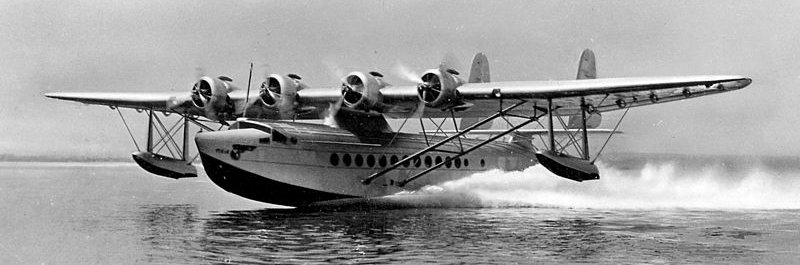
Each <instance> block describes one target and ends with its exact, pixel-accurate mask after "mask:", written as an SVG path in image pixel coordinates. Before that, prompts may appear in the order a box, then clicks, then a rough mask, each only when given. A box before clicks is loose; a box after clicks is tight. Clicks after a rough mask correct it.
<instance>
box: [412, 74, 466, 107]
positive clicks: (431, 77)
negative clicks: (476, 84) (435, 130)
mask: <svg viewBox="0 0 800 265" xmlns="http://www.w3.org/2000/svg"><path fill="white" fill-rule="evenodd" d="M457 74H458V72H456V71H454V70H451V69H447V70H445V69H443V68H439V69H431V70H428V71H425V73H423V74H422V77H421V78H420V80H421V81H422V82H420V83H419V84H418V85H417V96H419V99H420V100H422V102H425V106H426V107H430V108H437V109H447V108H451V107H454V106H457V105H461V104H462V103H463V101H462V100H461V96H460V95H459V94H458V90H457V88H458V87H459V86H461V85H462V84H464V81H463V80H461V79H460V78H458V76H456V75H457Z"/></svg>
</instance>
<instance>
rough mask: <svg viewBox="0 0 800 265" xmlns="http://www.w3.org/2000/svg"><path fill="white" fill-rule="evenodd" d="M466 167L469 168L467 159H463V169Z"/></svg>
mask: <svg viewBox="0 0 800 265" xmlns="http://www.w3.org/2000/svg"><path fill="white" fill-rule="evenodd" d="M468 166H469V159H467V158H464V167H468Z"/></svg>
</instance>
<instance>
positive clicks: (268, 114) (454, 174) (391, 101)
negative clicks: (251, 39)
mask: <svg viewBox="0 0 800 265" xmlns="http://www.w3.org/2000/svg"><path fill="white" fill-rule="evenodd" d="M250 76H251V79H252V64H251V75H250ZM751 82H752V80H751V79H750V78H747V77H743V76H737V75H701V76H667V77H625V78H597V71H596V62H595V56H594V53H593V52H592V51H591V50H588V49H587V50H584V51H583V53H582V54H581V57H580V59H579V63H578V73H577V78H575V79H570V80H547V81H514V82H495V81H491V80H490V72H489V61H488V60H487V57H486V56H485V55H484V54H482V53H478V54H477V55H475V57H474V59H473V62H472V65H471V68H470V73H469V76H468V77H467V78H466V79H464V78H462V77H461V74H460V73H459V72H458V70H456V69H453V68H451V67H449V66H448V65H445V64H441V65H439V67H438V68H433V69H430V70H427V71H425V72H424V73H422V75H421V76H419V77H418V78H417V80H416V83H417V84H416V85H407V86H393V85H390V84H389V83H387V82H385V81H384V77H383V75H382V74H381V73H379V72H375V71H372V72H352V73H349V74H347V75H346V76H344V77H343V78H342V79H341V84H340V85H334V86H331V87H321V88H314V87H310V86H308V85H307V84H306V83H304V81H303V80H302V78H301V77H300V76H299V75H296V74H286V75H280V74H270V75H268V76H267V77H266V80H264V81H263V83H262V84H261V87H260V90H259V91H258V92H256V93H253V94H250V83H251V81H250V80H248V87H247V89H240V88H238V87H236V86H235V85H234V84H233V80H231V78H228V77H225V76H219V77H210V76H203V77H200V78H199V80H197V81H196V82H195V83H194V84H193V86H192V87H191V89H190V91H189V92H188V93H166V94H165V93H144V92H137V93H97V92H90V93H81V92H53V93H47V94H45V96H46V97H49V98H54V99H60V100H69V101H77V102H81V103H85V104H91V105H104V106H108V107H110V108H111V109H112V110H116V111H117V112H119V114H120V117H121V118H122V120H123V122H124V123H125V127H126V128H127V129H128V133H129V134H130V135H131V137H132V138H133V133H131V130H130V126H129V125H128V123H127V121H126V120H125V118H124V115H122V112H120V111H119V109H120V108H127V109H135V110H137V111H138V112H139V113H144V114H145V115H147V120H148V125H147V136H146V137H147V138H146V139H147V141H146V144H145V146H144V150H141V149H140V148H139V145H138V143H136V141H135V138H134V144H135V145H136V147H137V150H138V151H136V152H134V153H133V154H132V157H133V160H134V161H135V162H136V163H137V164H138V165H140V166H141V167H142V168H143V169H144V170H146V171H148V172H150V173H153V174H155V175H159V176H164V177H168V178H174V179H181V178H187V177H196V176H197V170H196V168H195V166H194V164H193V162H194V161H195V160H196V159H197V158H198V157H199V159H200V161H201V162H202V167H203V169H204V170H205V172H206V174H207V175H208V177H209V179H210V180H211V181H212V182H214V183H215V184H216V185H218V186H219V187H221V188H222V189H224V190H225V191H228V192H231V193H234V194H237V195H239V196H241V197H244V198H247V199H251V200H255V201H259V202H265V203H269V204H278V205H285V206H294V207H304V206H309V205H315V204H318V203H325V202H331V201H337V200H353V199H371V198H381V197H386V196H392V195H394V194H398V193H401V192H413V191H416V190H420V189H422V188H424V187H426V186H430V185H437V184H441V183H443V182H446V181H450V180H455V179H459V178H464V177H466V176H470V175H472V174H474V173H478V172H482V171H487V170H491V169H500V170H504V171H513V170H523V169H525V168H528V167H530V166H533V165H536V164H540V165H542V166H544V167H545V168H547V169H548V170H550V171H551V172H552V173H554V174H555V175H557V176H560V177H564V178H566V179H570V180H574V181H577V182H583V181H589V180H597V179H599V178H600V172H599V170H598V167H597V166H596V165H595V162H596V160H597V158H598V157H599V156H600V154H601V152H602V150H603V148H602V147H605V144H607V143H608V140H609V139H611V137H612V136H614V135H615V134H617V133H619V131H618V127H619V124H620V122H621V121H622V120H623V119H624V117H625V115H624V114H627V112H628V110H629V109H630V108H633V107H639V106H646V105H652V104H661V103H667V102H673V101H680V100H686V99H693V98H698V97H701V96H706V95H713V94H718V93H725V92H730V91H734V90H738V89H741V88H744V87H746V86H748V85H749V84H750V83H751ZM611 111H620V112H623V115H622V116H621V118H619V121H617V123H616V125H615V126H613V129H601V128H599V125H600V123H601V120H602V114H603V113H606V112H611ZM167 115H175V116H173V118H172V119H174V117H179V120H178V121H175V122H174V123H170V122H168V120H167V118H166V116H167ZM426 119H427V120H426ZM319 120H322V121H324V122H315V121H319ZM388 120H395V121H396V122H397V123H399V121H400V120H402V124H401V125H400V126H399V127H400V128H399V129H397V130H395V129H393V128H392V127H391V126H390V125H389V122H388ZM409 120H419V126H420V127H421V128H422V129H421V130H418V131H417V132H402V128H403V127H404V125H405V124H406V123H407V121H409ZM424 120H426V121H430V122H432V123H433V124H434V125H433V126H431V125H429V128H430V127H435V128H434V129H433V130H430V129H425V124H426V123H425V122H423V121H424ZM449 121H452V128H454V129H448V130H445V129H444V125H445V124H447V126H451V125H450V124H451V123H450V122H449ZM494 121H498V123H501V124H502V123H504V124H505V126H504V127H505V128H502V129H497V128H492V127H491V125H492V124H493V123H494ZM428 124H430V123H428ZM191 125H195V126H196V127H198V128H199V132H197V133H196V134H195V136H194V142H195V143H196V150H197V154H195V155H192V154H190V150H191V148H190V142H191V140H192V137H191V134H190V132H191V131H192V130H193V129H190V127H191ZM181 130H182V132H183V133H181ZM589 134H602V135H603V136H607V138H606V139H605V143H604V144H603V145H602V147H601V148H600V151H598V152H597V153H596V154H595V155H592V154H590V148H589ZM476 136H480V137H476ZM576 185H578V184H576Z"/></svg>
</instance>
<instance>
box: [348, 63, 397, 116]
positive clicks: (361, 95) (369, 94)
mask: <svg viewBox="0 0 800 265" xmlns="http://www.w3.org/2000/svg"><path fill="white" fill-rule="evenodd" d="M386 86H388V84H387V83H386V82H384V81H383V78H382V76H381V75H380V74H379V73H375V72H372V73H369V74H365V73H363V72H352V73H350V74H348V75H347V76H345V77H344V78H342V102H343V103H344V105H345V106H347V107H349V108H352V109H358V110H365V111H369V110H375V111H378V112H381V111H382V109H383V108H382V105H383V94H381V89H382V88H384V87H386Z"/></svg>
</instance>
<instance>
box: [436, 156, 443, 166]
mask: <svg viewBox="0 0 800 265" xmlns="http://www.w3.org/2000/svg"><path fill="white" fill-rule="evenodd" d="M439 163H442V157H441V156H436V165H438V164H439Z"/></svg>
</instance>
